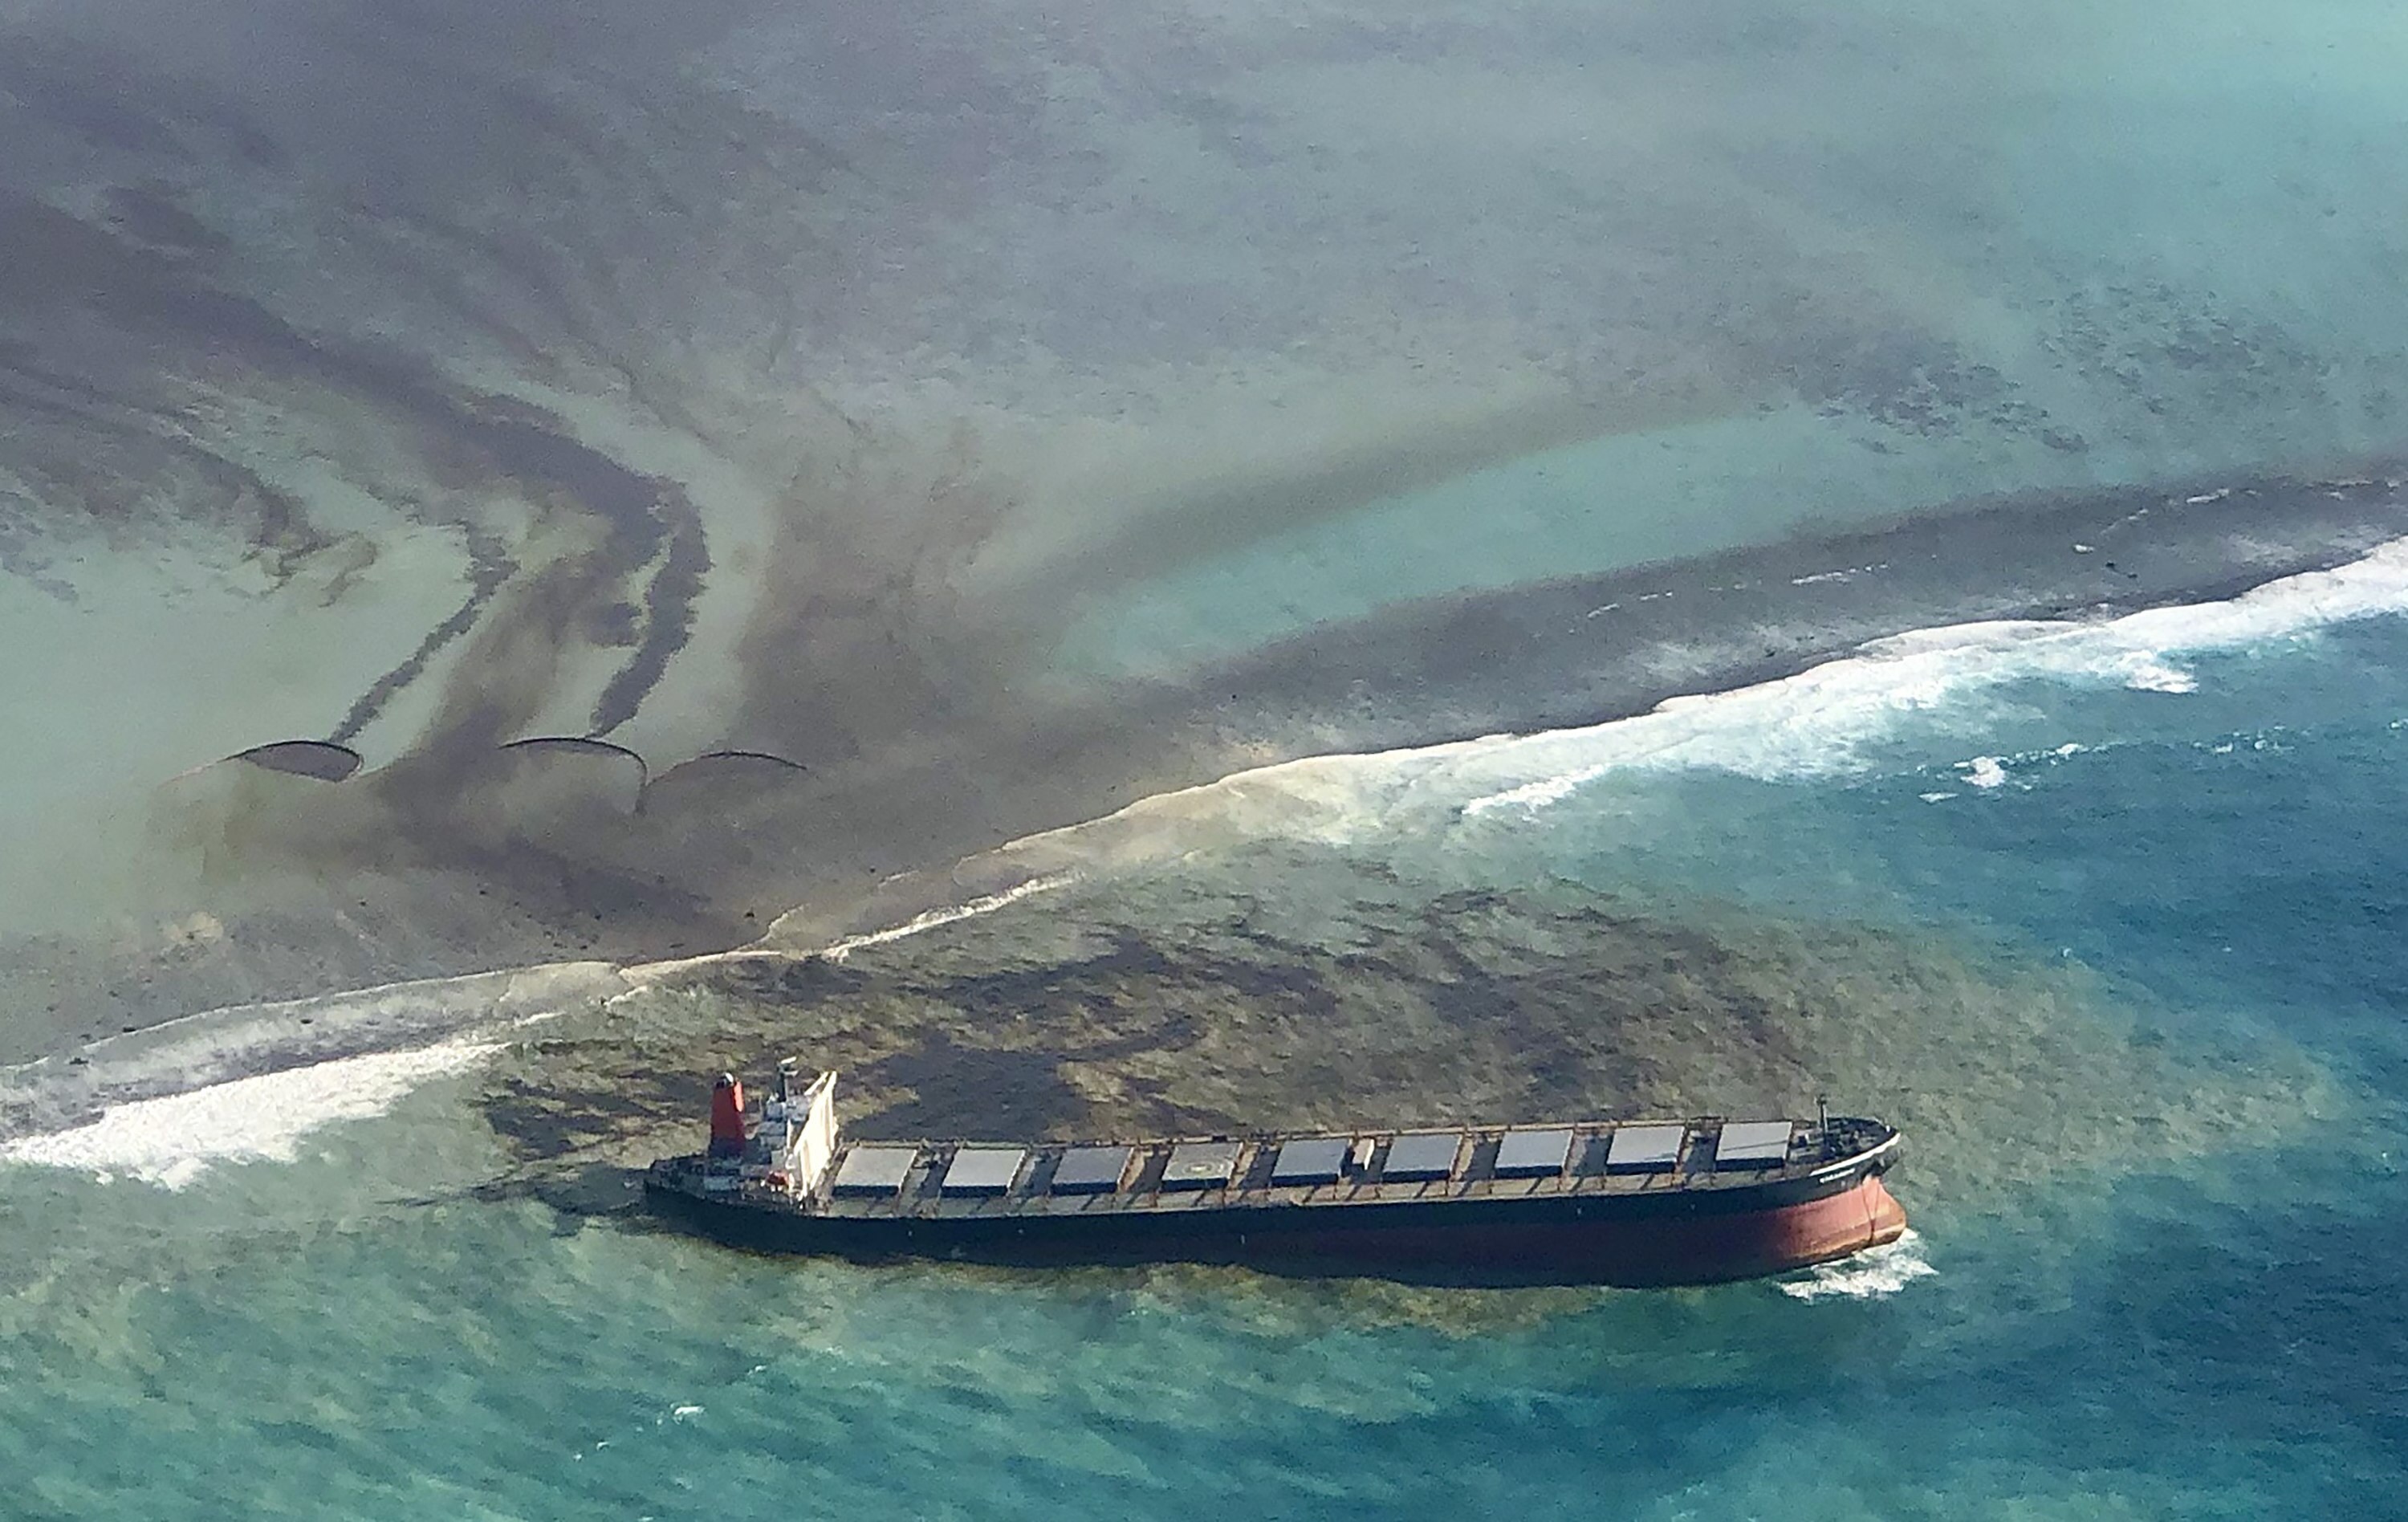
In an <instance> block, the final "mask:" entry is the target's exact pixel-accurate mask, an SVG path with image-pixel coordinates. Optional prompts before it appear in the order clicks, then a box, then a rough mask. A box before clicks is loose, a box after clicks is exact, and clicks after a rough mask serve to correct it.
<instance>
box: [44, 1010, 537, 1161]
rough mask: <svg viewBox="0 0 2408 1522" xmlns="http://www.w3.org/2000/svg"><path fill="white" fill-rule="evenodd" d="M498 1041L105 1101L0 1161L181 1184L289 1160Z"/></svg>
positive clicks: (465, 1065)
mask: <svg viewBox="0 0 2408 1522" xmlns="http://www.w3.org/2000/svg"><path fill="white" fill-rule="evenodd" d="M499 1050H501V1048H500V1047H499V1046H498V1045H494V1044H489V1043H481V1042H472V1041H454V1042H445V1043H443V1044H440V1045H436V1046H427V1047H419V1048H416V1049H414V1050H409V1051H401V1052H378V1053H373V1054H370V1055H365V1056H353V1057H340V1058H337V1059H335V1060H333V1061H329V1062H319V1063H312V1064H309V1065H308V1066H306V1067H300V1068H287V1069H283V1070H279V1071H276V1072H268V1073H261V1074H258V1075H257V1076H255V1077H251V1078H237V1079H234V1080H232V1081H230V1082H227V1083H222V1084H209V1085H208V1086H206V1087H203V1088H197V1089H192V1090H189V1091H187V1092H185V1093H181V1094H171V1095H167V1096H165V1097H164V1098H153V1099H136V1100H133V1101H131V1102H129V1103H125V1104H120V1105H114V1106H111V1107H109V1108H108V1110H106V1111H105V1112H103V1113H102V1114H101V1115H100V1117H99V1118H98V1119H96V1120H92V1121H88V1122H86V1123H84V1124H82V1125H80V1126H75V1127H68V1128H67V1129H65V1130H61V1131H52V1132H50V1133H47V1134H44V1135H37V1136H28V1137H20V1138H18V1139H17V1140H15V1141H13V1142H6V1143H0V1161H6V1162H14V1163H26V1164H35V1165H39V1166H44V1167H50V1168H63V1169H71V1170H76V1171H79V1172H85V1173H93V1174H97V1175H98V1176H100V1177H101V1178H102V1179H104V1180H106V1179H113V1178H120V1177H124V1178H135V1179H140V1180H142V1181H143V1182H144V1183H147V1184H155V1185H161V1186H162V1187H165V1188H169V1189H180V1188H183V1187H184V1186H185V1185H189V1184H191V1183H193V1181H194V1180H196V1179H198V1178H200V1177H201V1175H202V1174H204V1173H206V1172H208V1170H209V1169H210V1168H211V1167H213V1166H215V1165H217V1164H221V1163H239V1162H269V1161H272V1162H288V1163H289V1162H291V1161H293V1160H294V1158H295V1157H297V1156H299V1155H300V1146H301V1142H302V1139H303V1138H304V1137H307V1136H308V1134H309V1133H311V1132H312V1131H316V1130H318V1129H320V1128H322V1127H326V1126H330V1125H333V1124H335V1123H336V1122H337V1121H346V1120H366V1119H369V1118H372V1117H374V1116H377V1115H380V1114H382V1113H384V1112H385V1111H386V1110H388V1109H390V1108H392V1106H393V1105H394V1103H395V1102H396V1101H398V1100H399V1099H400V1098H402V1096H404V1095H406V1094H408V1093H409V1091H410V1090H411V1089H413V1088H416V1087H417V1086H418V1085H419V1084H423V1083H426V1082H427V1081H429V1080H431V1079H436V1078H442V1077H447V1076H449V1075H451V1074H452V1073H456V1072H461V1071H465V1070H467V1069H469V1068H471V1067H474V1066H475V1065H476V1064H477V1063H478V1062H479V1061H480V1060H482V1059H483V1058H484V1057H486V1056H488V1055H491V1054H493V1053H495V1052H497V1051H499Z"/></svg>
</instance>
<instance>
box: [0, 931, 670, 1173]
mask: <svg viewBox="0 0 2408 1522" xmlns="http://www.w3.org/2000/svg"><path fill="white" fill-rule="evenodd" d="M626 985H627V984H626V979H625V978H624V976H623V975H622V974H621V973H620V972H619V971H618V969H615V968H612V967H611V966H610V965H609V964H608V963H605V962H562V963H552V964H549V965H544V966H538V967H527V968H518V969H510V970H508V971H500V972H480V973H472V974H469V975H467V976H465V977H458V978H435V979H426V980H423V981H418V982H412V983H399V984H383V985H380V986H378V987H373V988H358V989H351V990H348V991H345V992H342V993H335V994H324V995H321V996H318V997H317V998H301V999H287V1000H280V1001H278V1002H275V1003H266V1004H241V1005H229V1006H227V1007H225V1008H222V1009H215V1010H208V1011H204V1012H201V1013H198V1014H192V1015H187V1016H185V1017H184V1018H182V1019H180V1020H171V1021H168V1022H166V1023H165V1024H163V1025H158V1026H152V1027H147V1028H145V1029H142V1030H137V1031H133V1032H130V1033H128V1034H125V1035H122V1036H111V1037H108V1038H107V1039H106V1040H103V1041H94V1042H93V1043H92V1044H91V1045H89V1046H86V1047H84V1048H83V1049H82V1050H81V1051H79V1052H78V1053H76V1054H74V1055H73V1057H72V1058H70V1057H67V1056H65V1055H60V1056H51V1057H45V1058H43V1059H41V1060H40V1061H37V1062H29V1063H24V1064H22V1065H20V1066H17V1067H13V1068H8V1069H5V1070H0V1137H7V1136H11V1135H17V1136H22V1135H26V1134H28V1133H32V1132H50V1131H55V1130H58V1129H60V1128H61V1127H64V1126H65V1125H67V1124H69V1123H71V1122H72V1123H79V1122H81V1121H82V1120H84V1119H86V1118H88V1117H89V1116H90V1115H91V1114H92V1113H93V1112H95V1111H97V1110H100V1109H102V1108H106V1107H111V1106H118V1105H123V1104H126V1103H130V1102H132V1101H134V1100H137V1099H157V1098H167V1097H170V1096H172V1095H178V1094H185V1093H190V1092H193V1091H195V1090H200V1089H205V1088H209V1087H212V1086H215V1085H219V1084H226V1083H228V1082H230V1081H232V1080H235V1079H240V1078H252V1077H258V1076H261V1075H263V1074H265V1073H271V1072H275V1071H278V1070H284V1069H297V1068H308V1067H312V1066H317V1065H322V1064H325V1063H328V1062H331V1061H333V1060H335V1059H337V1058H341V1057H354V1056H366V1055H373V1054H377V1053H398V1052H406V1051H411V1050H416V1049H419V1048H425V1047H431V1046H434V1045H436V1044H437V1043H440V1042H443V1041H466V1040H471V1039H474V1037H475V1036H476V1035H477V1034H478V1033H479V1032H480V1031H485V1030H492V1029H501V1028H507V1027H510V1026H513V1025H516V1024H518V1023H520V1022H522V1021H524V1020H527V1019H529V1018H532V1017H535V1016H538V1015H542V1014H546V1013H554V1012H559V1011H561V1010H563V1009H568V1008H573V1007H575V1006H577V1005H579V1004H586V1003H598V1002H599V1001H600V1000H601V999H602V998H606V997H608V996H609V995H610V994H614V993H617V992H620V991H621V990H623V989H624V988H625V987H626Z"/></svg>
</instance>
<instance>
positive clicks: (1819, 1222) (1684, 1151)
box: [644, 1069, 1906, 1285]
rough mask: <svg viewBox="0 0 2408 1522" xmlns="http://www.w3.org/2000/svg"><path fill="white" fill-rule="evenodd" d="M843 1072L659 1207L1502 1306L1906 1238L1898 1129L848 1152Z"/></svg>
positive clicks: (734, 1128)
mask: <svg viewBox="0 0 2408 1522" xmlns="http://www.w3.org/2000/svg"><path fill="white" fill-rule="evenodd" d="M835 1092H836V1074H834V1073H832V1072H824V1073H821V1074H820V1075H819V1076H818V1077H817V1079H815V1080H814V1081H813V1082H812V1083H811V1084H810V1085H809V1086H808V1087H807V1088H805V1089H803V1090H802V1091H801V1092H800V1093H799V1094H797V1093H796V1092H794V1088H793V1084H792V1073H791V1070H790V1069H785V1070H781V1072H780V1074H779V1082H778V1092H777V1093H776V1095H775V1096H773V1097H772V1098H770V1099H769V1100H768V1102H767V1104H765V1105H764V1106H763V1107H762V1111H761V1116H760V1119H759V1121H758V1123H757V1124H755V1123H753V1121H752V1120H751V1118H750V1116H749V1115H748V1114H747V1112H746V1108H745V1103H744V1089H743V1085H742V1084H740V1083H738V1081H737V1080H736V1078H735V1077H734V1076H733V1075H732V1074H723V1075H721V1077H720V1079H719V1082H718V1085H717V1087H716V1089H715V1091H714V1092H713V1094H712V1098H711V1125H710V1148H709V1150H707V1151H706V1152H703V1153H701V1154H698V1155H694V1156H682V1157H667V1158H663V1159H661V1160H660V1161H658V1162H655V1163H654V1164H652V1168H651V1170H649V1171H648V1172H647V1174H646V1176H645V1181H644V1182H645V1191H646V1194H647V1196H648V1198H649V1199H651V1201H652V1204H653V1205H654V1207H655V1208H656V1209H659V1210H660V1211H662V1212H663V1213H667V1214H669V1215H672V1216H674V1217H677V1218H679V1219H681V1220H682V1221H684V1222H686V1223H688V1224H689V1225H691V1226H692V1227H694V1228H695V1229H697V1230H700V1231H701V1232H703V1233H705V1234H706V1235H709V1236H710V1237H712V1238H714V1239H716V1240H718V1241H721V1242H726V1243H728V1244H730V1245H733V1246H738V1247H746V1248H752V1249H755V1250H759V1251H767V1252H783V1253H810V1254H823V1255H828V1256H839V1257H845V1258H851V1259H854V1260H857V1261H870V1262H877V1261H887V1260H894V1259H899V1258H937V1259H945V1260H952V1261H957V1262H970V1263H984V1264H997V1265H1012V1266H1026V1267H1041V1266H1051V1267H1062V1266H1068V1265H1084V1264H1117V1265H1132V1264H1144V1263H1212V1264H1232V1265H1240V1266H1243V1267H1247V1268H1252V1269H1256V1270H1260V1271H1266V1272H1271V1273H1283V1274H1292V1275H1306V1276H1316V1277H1318V1276H1350V1275H1351V1276H1362V1277H1371V1278H1382V1279H1397V1280H1406V1281H1411V1282H1416V1283H1437V1284H1482V1285H1505V1284H1514V1285H1568V1284H1603V1285H1681V1284H1707V1283H1712V1282H1714V1281H1718V1280H1727V1279H1743V1278H1748V1277H1751V1276H1754V1275H1757V1274H1765V1273H1773V1272H1778V1271H1782V1270H1785V1269H1794V1268H1800V1267H1803V1266H1805V1265H1807V1264H1812V1263H1822V1262H1828V1261H1829V1260H1831V1259H1833V1258H1840V1257H1845V1256H1848V1255H1850V1254H1852V1253H1856V1252H1861V1251H1863V1250H1864V1249H1866V1248H1868V1247H1875V1246H1879V1245H1881V1244H1882V1243H1884V1242H1893V1241H1895V1240H1897V1238H1898V1237H1899V1234H1900V1233H1901V1232H1903V1231H1904V1230H1905V1229H1906V1213H1905V1212H1904V1211H1903V1210H1901V1209H1900V1208H1899V1203H1898V1201H1897V1200H1896V1199H1893V1198H1891V1196H1890V1193H1889V1191H1888V1190H1887V1189H1886V1188H1885V1186H1884V1185H1883V1183H1882V1175H1883V1174H1884V1173H1885V1172H1886V1171H1887V1170H1890V1169H1891V1168H1893V1167H1895V1166H1897V1164H1898V1161H1899V1134H1898V1132H1897V1131H1896V1130H1895V1129H1893V1128H1892V1127H1888V1126H1885V1125H1883V1124H1882V1123H1881V1122H1879V1121H1872V1120H1859V1119H1846V1118H1842V1117H1838V1116H1818V1117H1817V1118H1816V1119H1815V1120H1813V1121H1792V1120H1761V1121H1739V1120H1725V1119H1718V1118H1717V1119H1691V1120H1679V1121H1630V1122H1621V1123H1615V1122H1607V1121H1581V1122H1572V1123H1564V1124H1554V1125H1538V1126H1504V1127H1479V1126H1469V1127H1454V1128H1444V1127H1438V1128H1428V1129H1412V1130H1372V1131H1353V1132H1347V1133H1342V1134H1312V1135H1275V1136H1260V1137H1244V1138H1232V1137H1205V1138H1188V1139H1175V1140H1165V1141H1155V1142H1070V1143H1061V1142H1052V1143H1015V1142H1002V1143H998V1142H845V1141H842V1140H840V1139H839V1135H838V1127H837V1119H836V1109H835Z"/></svg>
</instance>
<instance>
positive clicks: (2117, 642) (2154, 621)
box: [1463, 539, 2408, 816]
mask: <svg viewBox="0 0 2408 1522" xmlns="http://www.w3.org/2000/svg"><path fill="white" fill-rule="evenodd" d="M2403 611H2408V539H2396V540H2393V541H2391V542H2390V543H2387V544H2385V545H2382V546H2380V547H2378V548H2377V549H2375V550H2374V551H2372V553H2369V554H2367V555H2365V556H2364V557H2363V558H2361V559H2358V560H2357V561H2354V562H2352V563H2350V564H2348V565H2346V566H2343V567H2337V568H2335V569H2332V570H2324V571H2311V572H2306V573H2303V574H2300V575H2298V576H2288V577H2284V578H2282V579H2280V580H2277V581H2273V582H2267V583H2266V584H2264V585H2263V586H2259V587H2257V588H2254V589H2252V590H2251V591H2248V592H2246V593H2243V594H2242V595H2241V596H2237V597H2233V598H2230V599H2229V600H2227V601H2222V602H2208V603H2190V604H2182V605H2177V606H2174V607H2169V608H2152V609H2146V610H2142V611H2140V612H2135V613H2127V614H2124V615H2122V616H2121V617H2117V618H2112V619H2105V620H2100V621H2097V622H2088V623H2084V622H2068V621H2062V620H2028V619H2027V620H2002V621H1995V622H1989V623H1978V624H1961V625H1942V626H1940V627H1936V628H1929V629H1919V630H1914V631H1913V632H1910V633H1906V634H1900V635H1896V636H1893V637H1891V638H1889V639H1877V640H1874V641H1872V642H1871V643H1870V644H1867V645H1866V646H1864V647H1863V649H1861V650H1859V651H1858V652H1857V653H1855V654H1853V655H1848V656H1844V657H1842V658H1841V659H1838V660H1833V661H1828V662H1826V663H1824V664H1823V665H1820V666H1816V667H1813V668H1809V669H1807V670H1804V671H1800V672H1799V673H1798V674H1797V675H1795V676H1791V677H1785V678H1782V679H1780V680H1778V681H1774V682H1762V683H1759V684H1757V685H1756V686H1752V687H1742V688H1737V689H1734V690H1732V691H1729V692H1722V693H1712V694H1704V695H1699V696H1685V697H1675V698H1672V699H1670V700H1669V701H1667V702H1665V703H1662V704H1660V705H1658V706H1657V707H1656V709H1654V710H1653V711H1649V712H1647V713H1643V714H1641V715H1638V716H1637V717H1634V718H1629V719H1620V720H1615V721H1613V722H1610V723H1607V724H1601V725H1593V726H1591V727H1588V728H1584V729H1570V730H1559V731H1555V732H1553V733H1550V734H1545V735H1535V736H1530V737H1527V739H1511V740H1505V741H1500V742H1498V743H1497V744H1496V745H1494V746H1493V747H1492V748H1490V749H1489V750H1488V751H1486V752H1485V753H1484V754H1480V755H1478V756H1475V757H1472V758H1469V764H1468V765H1466V766H1465V767H1464V768H1463V772H1464V775H1465V777H1466V779H1467V780H1468V781H1469V780H1472V779H1476V778H1479V777H1481V776H1483V775H1485V776H1487V777H1490V778H1493V779H1494V782H1495V783H1502V784H1504V785H1494V786H1492V787H1491V788H1490V789H1489V790H1488V791H1484V792H1481V793H1479V794H1478V795H1477V796H1475V797H1472V798H1471V799H1470V800H1469V802H1467V803H1465V804H1464V806H1463V812H1464V813H1465V814H1466V815H1468V816H1477V815H1480V814H1483V813H1486V812H1490V811H1497V810H1512V809H1518V810H1525V811H1527V810H1537V809H1543V808H1545V807H1547V806H1548V805H1550V804H1553V803H1556V802H1559V801H1561V800H1562V799H1564V798H1566V797H1570V796H1571V795H1572V794H1573V793H1575V792H1577V791H1578V790H1579V789H1580V788H1581V787H1582V786H1584V785H1585V784H1586V783H1591V782H1594V781H1596V780H1597V779H1598V778H1600V777H1603V776H1605V775H1606V774H1607V773H1609V772H1613V771H1617V770H1624V769H1629V768H1649V769H1670V768H1713V769H1717V770H1724V771H1730V772H1736V773H1739V774H1741V775H1742V776H1748V777H1756V778H1759V779H1763V780H1766V781H1777V780H1784V779H1793V778H1811V777H1821V776H1830V775H1834V774H1837V773H1841V772H1844V771H1847V770H1850V769H1853V768H1856V766H1858V765H1859V764H1860V756H1861V750H1862V747H1863V746H1864V745H1865V744H1867V743H1868V742H1870V741H1871V740H1873V739H1878V738H1880V737H1882V736H1884V735H1886V734H1888V733H1889V732H1891V730H1892V729H1893V727H1894V726H1895V725H1896V723H1897V721H1898V720H1899V719H1900V718H1902V717H1905V716H1907V715H1909V714H1913V713H1916V712H1927V711H1932V710H1935V709H1938V708H1940V707H1941V706H1942V705H1943V704H1946V703H1949V702H1952V701H1956V700H1959V699H1962V698H1965V697H1968V696H1972V695H1975V694H1977V693H1980V692H1983V691H1985V690H1989V689H1993V688H1996V687H1999V686H2002V685H2004V684H2006V683H2009V682H2021V681H2029V680H2035V679H2039V680H2051V679H2053V680H2057V681H2064V682H2100V683H2113V684H2114V685H2117V686H2122V687H2128V688H2131V689H2133V690H2135V691H2142V692H2161V693H2170V694H2181V693H2188V692H2193V691H2196V690H2197V688H2198V679H2197V678H2196V677H2195V676H2193V675H2192V674H2191V673H2190V672H2188V671H2186V670H2184V669H2182V668H2180V666H2178V665H2177V664H2175V663H2176V662H2177V661H2179V660H2180V659H2181V658H2182V657H2184V656H2190V655H2200V654H2206V653H2213V652H2217V651H2227V650H2234V649H2239V648H2242V647H2244V646H2249V645H2256V644H2264V643H2268V642H2272V641H2275V640H2281V639H2298V638H2300V637H2302V636H2305V635H2308V634H2312V633H2314V632H2315V631H2316V630H2318V629H2321V628H2326V627H2329V626H2331V625H2336V624H2343V623H2347V622H2350V621H2353V620H2356V619H2361V618H2372V617H2378V616H2383V615H2386V614H2398V613H2401V612H2403ZM1534 770H1535V771H1537V772H1538V775H1536V776H1529V775H1527V773H1528V772H1530V771H1534ZM1516 772H1521V773H1524V776H1523V778H1522V779H1521V780H1518V781H1515V780H1512V776H1513V774H1514V773H1516ZM1977 784H1978V779H1977Z"/></svg>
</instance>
